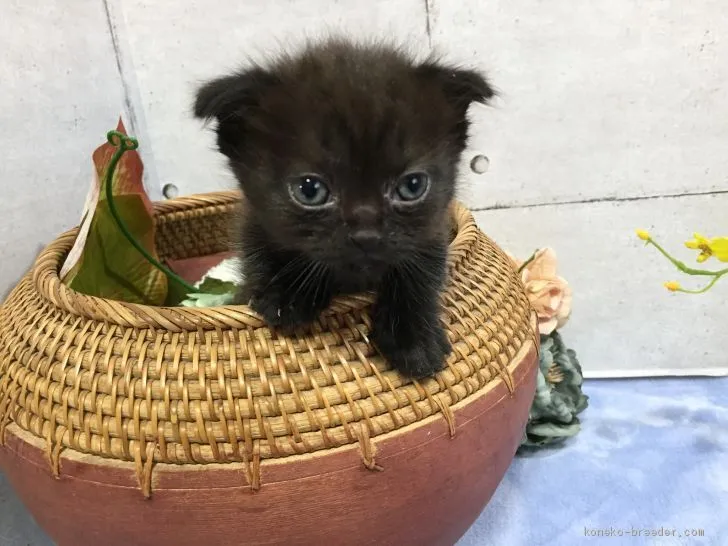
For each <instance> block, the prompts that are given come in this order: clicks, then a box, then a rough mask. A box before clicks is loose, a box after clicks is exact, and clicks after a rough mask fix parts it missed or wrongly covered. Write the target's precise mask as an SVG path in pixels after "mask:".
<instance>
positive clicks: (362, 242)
mask: <svg viewBox="0 0 728 546" xmlns="http://www.w3.org/2000/svg"><path fill="white" fill-rule="evenodd" d="M349 239H351V242H352V243H354V244H355V245H356V246H358V247H359V248H361V249H362V250H374V249H375V248H377V247H378V246H379V244H380V243H381V242H382V234H381V232H380V231H379V230H377V229H369V228H360V229H356V230H354V231H352V232H351V233H350V234H349Z"/></svg>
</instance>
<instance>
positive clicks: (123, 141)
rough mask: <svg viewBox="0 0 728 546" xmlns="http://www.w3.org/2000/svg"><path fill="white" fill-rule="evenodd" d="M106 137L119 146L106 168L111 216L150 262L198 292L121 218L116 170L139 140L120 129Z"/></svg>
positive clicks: (113, 144) (187, 288) (106, 185)
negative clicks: (114, 184)
mask: <svg viewBox="0 0 728 546" xmlns="http://www.w3.org/2000/svg"><path fill="white" fill-rule="evenodd" d="M106 139H107V140H108V142H109V144H111V145H112V146H115V147H116V148H117V150H116V151H115V152H114V155H113V156H112V157H111V161H109V166H108V167H107V169H106V177H105V179H104V184H105V190H106V201H107V202H108V203H109V211H110V212H111V216H113V218H114V221H115V222H116V225H117V226H119V230H120V231H121V233H122V234H123V235H124V237H126V239H127V241H129V243H131V245H132V246H133V247H134V248H136V249H137V250H138V251H139V253H140V254H141V255H142V256H144V258H145V259H146V260H147V261H148V262H149V263H151V264H152V265H153V266H154V267H156V268H157V269H159V270H160V271H161V272H162V273H164V274H165V275H167V277H169V278H171V279H174V280H175V281H177V282H178V283H180V284H181V285H182V286H184V287H185V290H187V291H189V292H190V293H193V292H197V289H196V288H195V287H193V286H191V285H190V284H188V283H187V282H186V281H185V280H184V279H182V277H180V276H179V275H177V274H176V273H175V272H174V271H172V270H171V269H169V268H168V267H165V266H164V265H162V264H161V263H160V262H159V261H157V260H156V259H155V258H154V256H152V255H151V254H150V253H149V252H147V249H146V248H144V247H143V246H142V245H141V244H139V242H138V241H137V240H136V239H134V237H133V236H132V234H131V232H130V231H129V228H128V227H127V226H126V223H125V222H124V220H123V219H122V218H121V215H119V211H118V210H117V209H116V204H115V203H114V195H113V191H112V190H113V188H112V180H113V176H114V171H115V170H116V166H117V165H118V163H119V160H120V159H121V156H122V155H124V152H126V151H130V150H136V149H137V148H138V147H139V142H137V140H136V139H135V138H133V137H128V136H126V135H125V134H123V133H120V132H118V131H109V132H108V133H107V134H106ZM115 139H118V144H117V143H116V142H115Z"/></svg>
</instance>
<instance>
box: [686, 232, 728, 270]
mask: <svg viewBox="0 0 728 546" xmlns="http://www.w3.org/2000/svg"><path fill="white" fill-rule="evenodd" d="M685 246H686V247H688V248H689V249H691V250H700V254H699V255H698V263H703V262H704V261H705V260H707V259H708V258H710V257H711V256H715V257H716V258H717V259H718V260H720V261H721V262H728V237H713V238H712V239H708V238H706V237H703V236H702V235H700V234H699V233H694V234H693V239H692V240H691V241H686V242H685Z"/></svg>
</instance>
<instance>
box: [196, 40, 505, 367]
mask: <svg viewBox="0 0 728 546" xmlns="http://www.w3.org/2000/svg"><path fill="white" fill-rule="evenodd" d="M492 96H493V91H492V90H491V88H490V86H489V85H488V83H487V82H486V80H485V79H484V78H483V77H482V76H481V75H479V74H478V73H476V72H473V71H470V70H463V69H459V68H455V67H451V66H447V65H444V64H441V63H439V62H437V61H432V60H431V61H426V62H422V63H417V62H415V61H413V60H411V59H410V58H409V57H408V56H406V55H405V54H404V53H402V52H401V51H400V50H398V49H395V48H390V47H386V46H383V45H355V44H350V43H348V42H346V41H343V40H329V41H325V42H322V43H319V44H317V45H310V46H308V47H307V48H306V49H304V51H303V52H301V53H300V54H298V55H297V56H286V57H283V58H281V59H279V60H277V61H275V62H272V63H271V64H270V65H269V66H265V67H263V66H253V67H252V68H248V69H246V70H243V71H241V72H238V73H235V74H232V75H229V76H226V77H222V78H220V79H217V80H213V81H211V82H208V83H207V84H205V85H204V86H203V87H202V88H200V90H199V91H198V94H197V100H196V103H195V115H196V116H198V117H200V118H208V119H216V120H217V142H218V146H219V149H220V151H221V152H222V153H223V154H225V155H226V156H227V157H228V158H229V161H230V165H231V168H232V170H233V172H234V173H235V175H236V177H237V178H238V180H239V181H240V185H241V187H242V190H243V194H244V196H245V201H246V204H247V206H246V210H245V214H244V217H243V219H242V224H243V225H242V237H241V245H242V248H241V250H242V254H243V260H244V268H243V269H244V271H243V272H244V275H245V279H246V290H247V291H245V292H244V293H242V294H241V295H240V297H239V298H238V302H239V303H248V302H250V304H251V305H252V307H253V308H254V309H255V310H256V311H257V312H259V313H260V314H262V316H263V317H264V318H265V319H266V321H267V322H268V323H269V324H271V325H274V326H283V327H288V326H295V325H299V324H303V323H306V322H309V321H311V320H313V319H315V318H316V317H317V315H318V314H319V312H320V311H321V310H322V309H324V308H325V307H326V306H327V305H328V304H329V302H330V300H331V298H332V297H333V296H335V295H336V294H341V293H354V292H360V291H365V290H376V291H377V293H378V300H377V305H376V308H375V311H374V317H373V320H374V325H373V335H372V337H373V340H374V342H375V344H376V345H377V346H378V348H379V350H380V351H381V352H382V354H383V355H384V356H385V357H386V358H387V359H388V360H389V362H390V363H391V364H392V365H393V366H394V367H396V368H397V369H398V370H400V371H401V372H403V373H404V374H406V375H410V376H416V377H420V376H425V375H429V374H432V373H434V372H435V371H437V370H439V369H440V368H441V367H442V366H443V364H444V360H445V358H446V356H447V355H448V354H449V353H450V351H451V348H450V345H449V343H448V341H447V338H446V336H445V333H444V331H443V328H442V325H441V324H440V321H439V291H440V289H441V288H442V286H443V282H444V280H445V273H446V268H445V266H446V255H447V245H448V235H449V234H448V227H449V222H448V216H447V215H448V207H449V205H450V203H451V201H452V199H453V197H454V194H455V180H456V176H457V172H456V169H457V163H458V161H459V160H460V156H461V153H462V151H463V149H464V147H465V145H466V142H467V138H468V122H467V119H466V111H467V109H468V106H469V105H470V104H471V103H472V102H473V101H478V102H487V100H488V99H490V98H491V97H492ZM411 170H420V171H425V172H427V173H428V175H429V177H430V180H431V187H430V191H429V193H428V194H427V195H426V197H425V198H424V199H423V201H422V202H420V203H418V204H416V205H413V206H410V207H404V208H402V207H399V206H395V205H394V204H393V202H392V201H391V199H389V198H388V191H389V188H391V185H392V184H393V183H395V182H396V181H397V180H398V178H399V177H400V176H401V175H403V174H404V173H406V172H408V171H411ZM301 173H318V174H320V175H322V176H323V177H325V180H326V181H327V182H328V184H329V187H330V188H331V191H332V194H333V196H334V198H335V200H336V206H335V207H333V208H330V209H327V210H324V211H312V210H308V209H305V208H302V207H300V206H299V205H297V204H296V203H295V202H294V201H293V200H292V199H291V197H290V196H289V193H288V190H287V182H288V181H289V180H291V177H295V176H297V175H299V174H301ZM358 229H371V230H374V231H376V232H377V233H379V234H380V235H381V236H382V244H381V245H380V246H378V247H376V248H375V249H370V250H369V251H367V252H364V251H362V250H361V249H360V248H359V247H357V246H356V245H354V244H352V241H351V239H350V235H351V233H352V231H354V230H358Z"/></svg>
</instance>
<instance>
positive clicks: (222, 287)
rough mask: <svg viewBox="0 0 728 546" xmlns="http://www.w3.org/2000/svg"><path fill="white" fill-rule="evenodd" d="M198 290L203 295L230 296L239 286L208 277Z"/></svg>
mask: <svg viewBox="0 0 728 546" xmlns="http://www.w3.org/2000/svg"><path fill="white" fill-rule="evenodd" d="M197 289H198V290H199V291H200V293H202V294H230V293H234V292H235V290H236V289H237V285H236V284H235V283H233V282H230V281H223V280H222V279H216V278H215V277H206V278H205V279H204V280H203V281H202V282H201V283H200V285H199V286H198V287H197Z"/></svg>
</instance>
